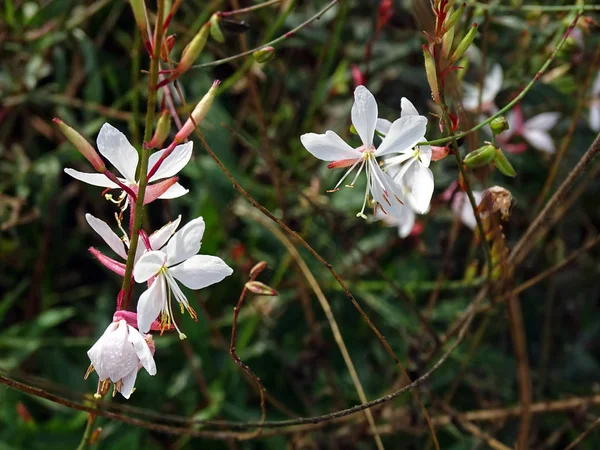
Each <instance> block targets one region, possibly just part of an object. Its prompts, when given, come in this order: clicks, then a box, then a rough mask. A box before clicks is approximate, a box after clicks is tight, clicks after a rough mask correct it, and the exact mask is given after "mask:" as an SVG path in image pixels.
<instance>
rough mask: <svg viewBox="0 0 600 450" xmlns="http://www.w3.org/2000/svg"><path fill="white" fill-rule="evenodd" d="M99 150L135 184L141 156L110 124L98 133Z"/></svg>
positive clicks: (105, 125) (106, 124)
mask: <svg viewBox="0 0 600 450" xmlns="http://www.w3.org/2000/svg"><path fill="white" fill-rule="evenodd" d="M96 143H97V144H98V150H99V151H100V154H101V155H102V156H104V157H105V158H106V159H108V160H109V161H110V162H111V164H112V165H113V166H115V168H116V169H117V170H118V171H119V172H120V173H121V175H123V176H124V177H125V178H126V179H127V181H128V182H129V183H131V184H135V182H136V181H135V171H136V169H137V165H138V160H139V156H138V153H137V151H136V149H135V148H133V146H132V145H131V144H130V143H129V141H128V140H127V138H126V137H125V135H124V134H123V133H121V132H120V131H119V130H117V129H116V128H115V127H113V126H112V125H110V124H109V123H105V124H104V125H102V128H101V129H100V133H98V139H97V141H96Z"/></svg>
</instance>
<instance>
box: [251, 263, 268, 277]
mask: <svg viewBox="0 0 600 450" xmlns="http://www.w3.org/2000/svg"><path fill="white" fill-rule="evenodd" d="M266 267H267V262H266V261H261V262H259V263H256V264H255V265H254V267H253V268H252V269H250V276H251V277H255V276H257V275H258V274H259V273H261V272H262V271H263V270H265V268H266Z"/></svg>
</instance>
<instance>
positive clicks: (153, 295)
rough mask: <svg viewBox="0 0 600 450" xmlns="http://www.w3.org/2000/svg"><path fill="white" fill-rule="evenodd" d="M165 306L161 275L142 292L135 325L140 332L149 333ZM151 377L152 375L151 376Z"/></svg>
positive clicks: (163, 279) (164, 283)
mask: <svg viewBox="0 0 600 450" xmlns="http://www.w3.org/2000/svg"><path fill="white" fill-rule="evenodd" d="M166 304H167V285H166V282H165V277H164V275H163V274H162V273H161V274H160V275H159V276H157V277H156V279H155V280H154V283H152V286H150V287H149V288H148V289H146V290H145V291H144V292H142V295H140V298H139V300H138V304H137V323H138V328H139V330H140V332H142V333H147V332H148V331H150V326H151V325H152V322H154V321H155V320H156V318H157V317H158V315H159V314H160V312H161V311H162V310H163V309H165V307H166ZM152 375H153V374H152Z"/></svg>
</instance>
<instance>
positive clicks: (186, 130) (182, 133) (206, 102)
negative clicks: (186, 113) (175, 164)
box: [175, 80, 221, 144]
mask: <svg viewBox="0 0 600 450" xmlns="http://www.w3.org/2000/svg"><path fill="white" fill-rule="evenodd" d="M220 83H221V82H220V81H219V80H215V81H214V82H213V84H212V86H211V87H210V89H209V90H208V92H207V93H206V94H205V95H204V97H202V100H200V102H199V103H198V104H197V105H196V107H195V108H194V110H193V111H192V114H191V117H190V118H189V119H188V120H186V121H185V123H184V124H183V127H181V130H179V132H178V133H177V134H176V135H175V142H176V143H178V144H179V143H181V142H183V141H184V140H186V139H187V138H188V136H189V135H190V134H192V132H193V131H194V129H195V128H196V125H197V124H199V123H200V122H202V119H204V117H205V116H206V114H207V113H208V111H209V110H210V107H211V105H212V102H213V100H214V99H215V97H216V95H217V87H218V86H219V84H220Z"/></svg>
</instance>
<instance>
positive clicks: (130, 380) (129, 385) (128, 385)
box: [119, 367, 138, 400]
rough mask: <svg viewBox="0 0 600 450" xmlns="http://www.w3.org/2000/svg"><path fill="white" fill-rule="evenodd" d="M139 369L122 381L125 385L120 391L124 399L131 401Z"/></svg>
mask: <svg viewBox="0 0 600 450" xmlns="http://www.w3.org/2000/svg"><path fill="white" fill-rule="evenodd" d="M137 373H138V369H137V367H136V368H135V369H134V370H132V371H131V372H130V373H129V374H127V375H125V376H124V377H123V378H122V379H121V381H122V382H123V385H122V386H121V390H120V391H119V392H120V393H121V395H122V396H123V397H125V398H126V399H127V400H129V397H131V394H132V393H133V387H134V386H135V380H136V378H137Z"/></svg>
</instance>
